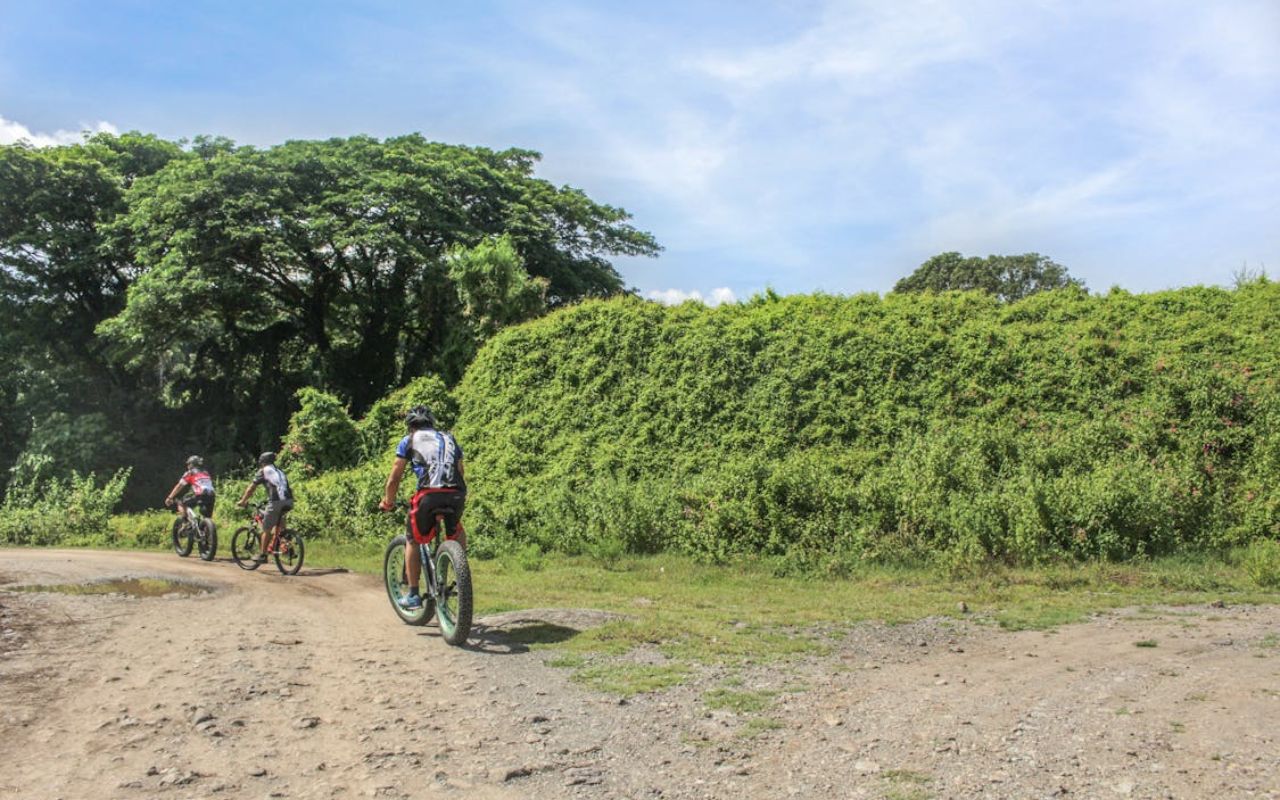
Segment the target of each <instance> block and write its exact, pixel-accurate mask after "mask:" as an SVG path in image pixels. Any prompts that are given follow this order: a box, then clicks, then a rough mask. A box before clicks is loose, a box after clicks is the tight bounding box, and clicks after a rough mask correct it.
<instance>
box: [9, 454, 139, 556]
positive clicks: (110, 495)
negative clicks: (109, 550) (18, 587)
mask: <svg viewBox="0 0 1280 800" xmlns="http://www.w3.org/2000/svg"><path fill="white" fill-rule="evenodd" d="M128 480H129V472H128V470H122V471H120V472H117V473H116V474H115V475H113V476H112V477H111V478H109V479H107V480H106V481H105V482H102V483H99V482H98V480H97V478H96V476H94V475H93V473H89V474H88V475H78V474H73V475H72V476H71V477H70V478H67V479H65V480H64V479H61V478H56V477H54V478H46V479H43V480H31V481H29V482H21V483H16V484H14V485H12V486H10V487H9V492H8V493H7V494H6V495H5V498H4V502H3V504H0V544H18V545H51V544H71V545H103V544H107V543H108V542H109V533H108V532H109V531H110V530H111V514H112V512H113V511H114V510H115V508H116V505H117V504H119V502H120V497H121V495H122V494H123V493H124V486H125V483H126V482H127V481H128Z"/></svg>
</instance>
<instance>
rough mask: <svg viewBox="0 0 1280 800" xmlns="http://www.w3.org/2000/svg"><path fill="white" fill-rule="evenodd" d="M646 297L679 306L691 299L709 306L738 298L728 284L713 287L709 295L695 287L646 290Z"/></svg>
mask: <svg viewBox="0 0 1280 800" xmlns="http://www.w3.org/2000/svg"><path fill="white" fill-rule="evenodd" d="M645 297H647V298H648V299H650V300H656V301H658V302H659V303H662V304H663V305H664V306H678V305H680V304H681V303H687V302H689V301H690V300H692V301H694V302H695V303H702V304H704V305H708V306H718V305H721V304H722V303H736V302H738V298H737V296H736V295H734V293H733V290H732V289H730V288H729V287H728V286H719V287H717V288H715V289H712V290H711V292H710V293H709V294H707V295H705V296H704V295H703V294H702V292H700V291H698V290H697V289H694V290H693V291H685V290H684V289H655V290H653V291H650V292H645Z"/></svg>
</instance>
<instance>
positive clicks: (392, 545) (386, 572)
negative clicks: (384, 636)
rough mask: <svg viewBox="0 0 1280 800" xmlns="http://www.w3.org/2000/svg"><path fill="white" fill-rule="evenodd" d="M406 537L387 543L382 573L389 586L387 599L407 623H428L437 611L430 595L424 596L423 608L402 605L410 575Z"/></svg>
mask: <svg viewBox="0 0 1280 800" xmlns="http://www.w3.org/2000/svg"><path fill="white" fill-rule="evenodd" d="M404 543H405V537H403V536H397V537H396V538H394V539H392V540H391V541H390V542H388V543H387V550H386V552H385V553H383V555H382V575H383V580H384V583H386V586H387V599H388V600H390V601H391V607H392V608H393V609H395V612H396V616H398V617H399V618H400V620H401V621H402V622H404V623H405V624H406V625H426V624H427V623H428V622H430V621H431V616H432V615H433V614H434V613H435V604H434V603H433V602H432V600H431V598H430V597H423V598H422V608H418V609H413V610H410V609H407V608H402V607H401V606H400V598H402V597H404V596H405V595H407V594H408V593H409V577H408V572H407V571H406V569H405V563H404Z"/></svg>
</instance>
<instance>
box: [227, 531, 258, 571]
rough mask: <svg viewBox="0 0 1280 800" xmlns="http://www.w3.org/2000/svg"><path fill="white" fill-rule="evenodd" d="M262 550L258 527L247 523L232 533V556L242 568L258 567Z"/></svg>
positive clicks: (252, 568)
mask: <svg viewBox="0 0 1280 800" xmlns="http://www.w3.org/2000/svg"><path fill="white" fill-rule="evenodd" d="M261 550H262V544H261V542H259V540H258V531H257V529H256V528H250V527H249V526H247V525H246V526H244V527H241V528H236V532H235V533H234V534H232V535H231V558H232V559H233V560H234V561H235V562H236V565H237V566H239V567H240V569H248V570H255V569H257V568H258V565H259V563H260V562H259V561H258V553H259V552H260V551H261Z"/></svg>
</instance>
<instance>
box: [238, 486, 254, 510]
mask: <svg viewBox="0 0 1280 800" xmlns="http://www.w3.org/2000/svg"><path fill="white" fill-rule="evenodd" d="M256 488H258V482H257V481H249V485H248V486H246V487H244V494H242V495H240V499H239V500H237V501H236V505H238V506H243V505H244V504H245V503H247V502H249V495H251V494H253V490H254V489H256Z"/></svg>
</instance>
